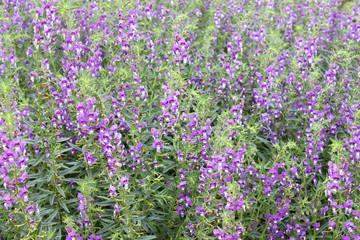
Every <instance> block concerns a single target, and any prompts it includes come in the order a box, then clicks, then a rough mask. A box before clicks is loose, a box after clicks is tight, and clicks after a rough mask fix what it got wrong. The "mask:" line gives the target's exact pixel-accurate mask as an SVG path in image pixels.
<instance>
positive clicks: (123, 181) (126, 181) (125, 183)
mask: <svg viewBox="0 0 360 240" xmlns="http://www.w3.org/2000/svg"><path fill="white" fill-rule="evenodd" d="M128 184H129V178H127V177H121V179H120V182H119V186H120V187H124V189H125V190H128V188H129V185H128Z"/></svg>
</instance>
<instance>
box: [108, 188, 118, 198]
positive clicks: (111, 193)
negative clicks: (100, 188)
mask: <svg viewBox="0 0 360 240" xmlns="http://www.w3.org/2000/svg"><path fill="white" fill-rule="evenodd" d="M116 196H117V193H116V187H115V186H114V185H110V197H111V198H113V197H116Z"/></svg>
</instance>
